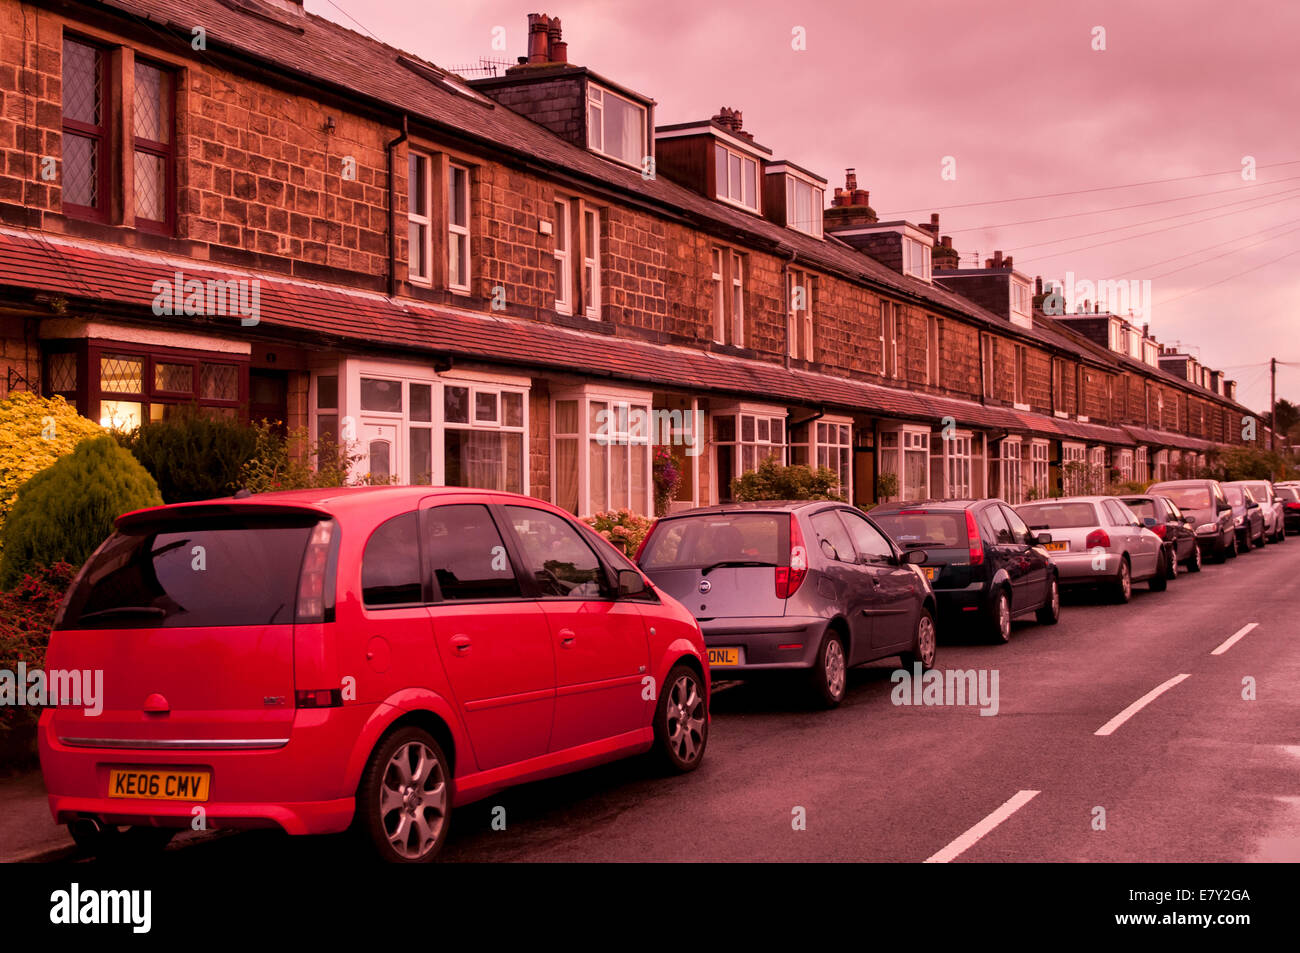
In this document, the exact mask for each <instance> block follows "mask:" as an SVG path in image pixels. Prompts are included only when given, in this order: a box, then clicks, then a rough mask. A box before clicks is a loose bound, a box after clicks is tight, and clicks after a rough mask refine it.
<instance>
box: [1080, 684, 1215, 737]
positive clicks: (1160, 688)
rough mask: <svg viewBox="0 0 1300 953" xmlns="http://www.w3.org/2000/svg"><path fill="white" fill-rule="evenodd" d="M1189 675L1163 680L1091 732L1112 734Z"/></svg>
mask: <svg viewBox="0 0 1300 953" xmlns="http://www.w3.org/2000/svg"><path fill="white" fill-rule="evenodd" d="M1191 677H1192V676H1191V675H1175V676H1174V677H1173V678H1171V679H1169V681H1167V682H1165V683H1164V684H1162V685H1157V686H1156V687H1155V688H1153V689H1151V691H1149V692H1147V693H1146V694H1145V695H1143V696H1142V697H1141V698H1139V699H1138V700H1137V701H1135V702H1134V703H1133V704H1131V705H1129V706H1128V707H1127V708H1125V709H1124V710H1123V711H1122V712H1120V713H1119V714H1118V715H1116V716H1115V717H1114V718H1112V719H1111V720H1110V721H1108V722H1106V724H1104V725H1102V726H1101V727H1100V728H1098V729H1097V730H1096V731H1095V732H1093V734H1096V735H1110V734H1114V733H1115V729H1116V728H1118V727H1119V726H1120V725H1122V724H1124V722H1126V721H1128V720H1129V719H1130V718H1132V717H1133V716H1134V715H1136V714H1137V713H1138V712H1140V711H1141V710H1142V709H1143V708H1145V707H1146V706H1147V705H1149V704H1151V703H1152V702H1153V701H1155V700H1156V699H1157V698H1159V697H1160V696H1161V695H1163V694H1164V693H1165V692H1167V691H1169V689H1171V688H1173V687H1174V686H1175V685H1177V684H1178V683H1179V682H1181V681H1182V680H1183V679H1185V678H1191Z"/></svg>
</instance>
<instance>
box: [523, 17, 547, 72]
mask: <svg viewBox="0 0 1300 953" xmlns="http://www.w3.org/2000/svg"><path fill="white" fill-rule="evenodd" d="M550 26H551V18H550V17H548V16H547V15H546V14H544V13H530V14H528V62H530V63H546V62H549V61H550V58H551V51H550V46H551V43H550V33H549V30H550Z"/></svg>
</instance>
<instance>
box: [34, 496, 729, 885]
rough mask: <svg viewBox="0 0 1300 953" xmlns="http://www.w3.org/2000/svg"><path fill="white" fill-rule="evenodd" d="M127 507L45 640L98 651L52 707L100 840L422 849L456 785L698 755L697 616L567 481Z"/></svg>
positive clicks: (437, 834) (44, 759) (84, 809)
mask: <svg viewBox="0 0 1300 953" xmlns="http://www.w3.org/2000/svg"><path fill="white" fill-rule="evenodd" d="M117 527H118V528H117V532H116V533H114V534H113V536H112V537H110V538H109V539H108V540H107V541H106V542H105V543H104V544H103V545H102V546H101V547H100V548H99V550H98V551H97V552H96V553H95V555H94V556H92V557H91V559H90V560H89V561H88V562H87V563H86V565H85V567H83V568H82V571H81V573H80V575H79V576H78V578H77V581H76V582H75V583H74V584H73V586H72V589H71V591H70V592H69V595H68V598H67V600H66V601H65V604H64V607H63V609H62V611H61V612H60V616H59V619H58V620H57V621H56V623H55V631H54V633H53V634H52V636H51V639H50V647H49V652H48V655H47V668H48V670H49V671H50V672H65V671H80V672H86V671H90V672H91V673H95V672H102V686H103V688H102V692H101V693H100V694H101V697H100V698H98V699H96V703H95V705H94V707H93V708H91V707H77V706H76V705H74V704H68V703H63V704H61V705H60V707H58V708H55V709H51V710H48V711H46V712H45V713H44V714H43V716H42V718H41V732H40V754H41V766H42V769H43V771H44V774H45V782H46V787H47V789H48V791H49V796H50V808H51V811H52V812H53V814H54V817H55V820H56V821H58V822H59V823H66V824H68V825H69V826H70V828H71V829H72V831H73V835H74V837H75V838H76V839H77V840H78V842H79V843H81V844H82V845H83V846H85V847H87V848H88V849H91V850H94V851H96V852H103V851H106V850H109V849H116V848H120V847H122V846H126V845H129V844H132V843H142V844H145V843H155V844H156V843H165V841H166V839H167V838H168V837H169V836H170V834H171V833H172V832H173V831H175V830H177V829H180V828H187V827H206V828H216V827H258V826H278V827H280V828H283V829H284V830H286V831H288V832H289V833H291V834H316V833H329V832H335V831H341V830H344V829H346V828H349V827H352V828H354V829H355V830H356V831H357V832H359V833H361V834H364V835H365V836H366V837H367V838H368V839H369V841H370V842H371V843H372V844H373V845H374V847H375V848H376V850H377V851H378V852H379V854H380V855H381V856H383V857H384V858H386V859H389V860H396V861H423V860H429V859H431V858H432V857H433V856H434V855H435V854H436V853H437V851H438V849H439V848H440V847H441V845H442V843H443V840H444V839H445V838H446V835H447V827H448V823H447V822H448V819H449V816H450V812H451V808H452V807H454V806H458V805H461V804H465V803H468V802H470V801H473V800H476V799H478V798H482V797H485V796H487V795H489V794H491V793H492V792H494V791H497V790H499V789H501V788H503V787H507V786H509V785H512V784H516V783H519V782H523V781H530V780H535V779H539V778H544V777H549V776H552V775H556V774H561V773H565V772H567V771H572V770H576V769H579V768H582V767H587V766H590V765H595V764H599V763H601V762H604V761H609V760H613V759H615V758H619V757H623V756H627V755H632V754H637V753H640V752H645V751H648V750H650V749H651V748H654V749H656V750H657V752H658V754H659V755H660V756H661V757H662V759H663V760H664V761H665V762H666V763H667V764H668V765H669V766H670V767H671V768H672V769H674V770H677V771H689V770H693V769H694V768H696V767H697V766H698V765H699V764H700V761H701V759H702V757H703V755H704V748H705V745H706V742H707V738H708V726H709V720H708V693H709V679H708V666H707V665H705V664H704V661H703V659H704V642H703V639H702V637H701V635H700V631H699V627H698V626H697V624H696V622H695V620H694V618H693V617H692V616H691V614H690V613H689V612H687V611H686V610H685V609H684V608H682V607H681V606H680V605H679V604H678V603H676V602H674V601H673V600H672V599H671V598H669V597H667V596H664V595H662V594H661V593H659V592H658V591H657V590H656V589H655V588H654V587H653V585H651V584H650V583H649V581H648V580H646V579H645V577H644V576H642V574H641V573H640V572H639V571H638V570H637V569H636V568H635V567H634V566H633V565H632V564H631V563H630V562H629V561H628V560H626V559H625V558H623V556H622V555H621V554H620V553H618V552H617V551H615V550H614V549H613V548H612V547H611V546H609V545H608V543H606V542H605V541H604V540H602V539H601V538H600V537H599V536H597V535H596V534H595V533H593V532H592V531H591V530H590V529H589V528H587V527H586V526H585V525H583V524H581V523H579V522H577V521H575V520H574V519H573V518H572V517H571V516H569V515H568V514H567V513H564V512H563V511H561V510H558V509H556V508H555V507H553V506H550V505H549V504H546V503H543V502H540V501H538V500H535V499H532V498H530V497H522V496H515V495H513V494H507V493H492V492H481V491H471V490H459V489H431V488H428V487H403V488H396V487H395V488H371V489H347V490H337V489H336V490H315V491H300V492H292V493H275V494H267V495H263V496H258V497H248V498H246V499H229V500H219V501H212V502H205V503H193V504H181V505H176V506H167V507H160V508H157V509H150V510H141V511H139V512H136V513H130V514H127V515H126V516H123V517H121V518H120V519H119V520H118V522H117ZM91 677H94V676H93V674H92V676H91ZM66 701H68V700H65V702H66ZM72 701H76V700H72ZM123 828H124V829H123Z"/></svg>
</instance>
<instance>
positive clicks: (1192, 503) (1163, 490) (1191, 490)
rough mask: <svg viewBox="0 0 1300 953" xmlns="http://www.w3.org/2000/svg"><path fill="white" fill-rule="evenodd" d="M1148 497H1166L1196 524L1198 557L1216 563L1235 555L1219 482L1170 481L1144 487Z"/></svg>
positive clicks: (1229, 511) (1232, 531) (1234, 540)
mask: <svg viewBox="0 0 1300 953" xmlns="http://www.w3.org/2000/svg"><path fill="white" fill-rule="evenodd" d="M1147 493H1148V495H1151V496H1165V497H1168V498H1169V499H1171V500H1173V501H1174V503H1175V504H1177V506H1178V508H1179V509H1180V510H1182V511H1183V512H1184V513H1185V514H1186V515H1188V516H1190V517H1191V518H1192V521H1193V522H1194V523H1195V527H1194V529H1195V530H1196V545H1197V546H1199V547H1201V555H1202V556H1209V557H1211V558H1213V559H1215V560H1217V561H1219V562H1222V561H1223V560H1225V559H1235V558H1236V556H1237V533H1236V530H1235V529H1234V527H1233V525H1232V507H1231V506H1229V505H1228V501H1227V498H1225V497H1224V495H1223V486H1222V485H1221V484H1220V483H1219V481H1218V480H1170V481H1168V482H1165V483H1153V484H1151V485H1150V486H1149V487H1147Z"/></svg>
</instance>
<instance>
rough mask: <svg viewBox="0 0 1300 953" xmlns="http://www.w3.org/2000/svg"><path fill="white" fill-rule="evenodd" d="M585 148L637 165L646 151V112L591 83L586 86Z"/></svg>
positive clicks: (625, 99) (640, 107) (643, 157)
mask: <svg viewBox="0 0 1300 953" xmlns="http://www.w3.org/2000/svg"><path fill="white" fill-rule="evenodd" d="M587 148H589V149H591V150H592V151H593V152H599V153H600V154H601V155H605V156H609V158H611V159H617V160H618V161H619V162H626V163H627V164H628V165H633V166H640V165H641V162H642V160H644V159H645V157H646V156H647V155H648V154H649V151H648V150H647V148H646V109H645V107H644V106H641V105H639V104H638V103H634V102H632V100H630V99H627V98H625V97H623V96H620V95H618V93H615V92H612V91H611V90H608V89H604V88H602V87H600V86H596V85H594V84H589V85H588V87H587Z"/></svg>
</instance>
